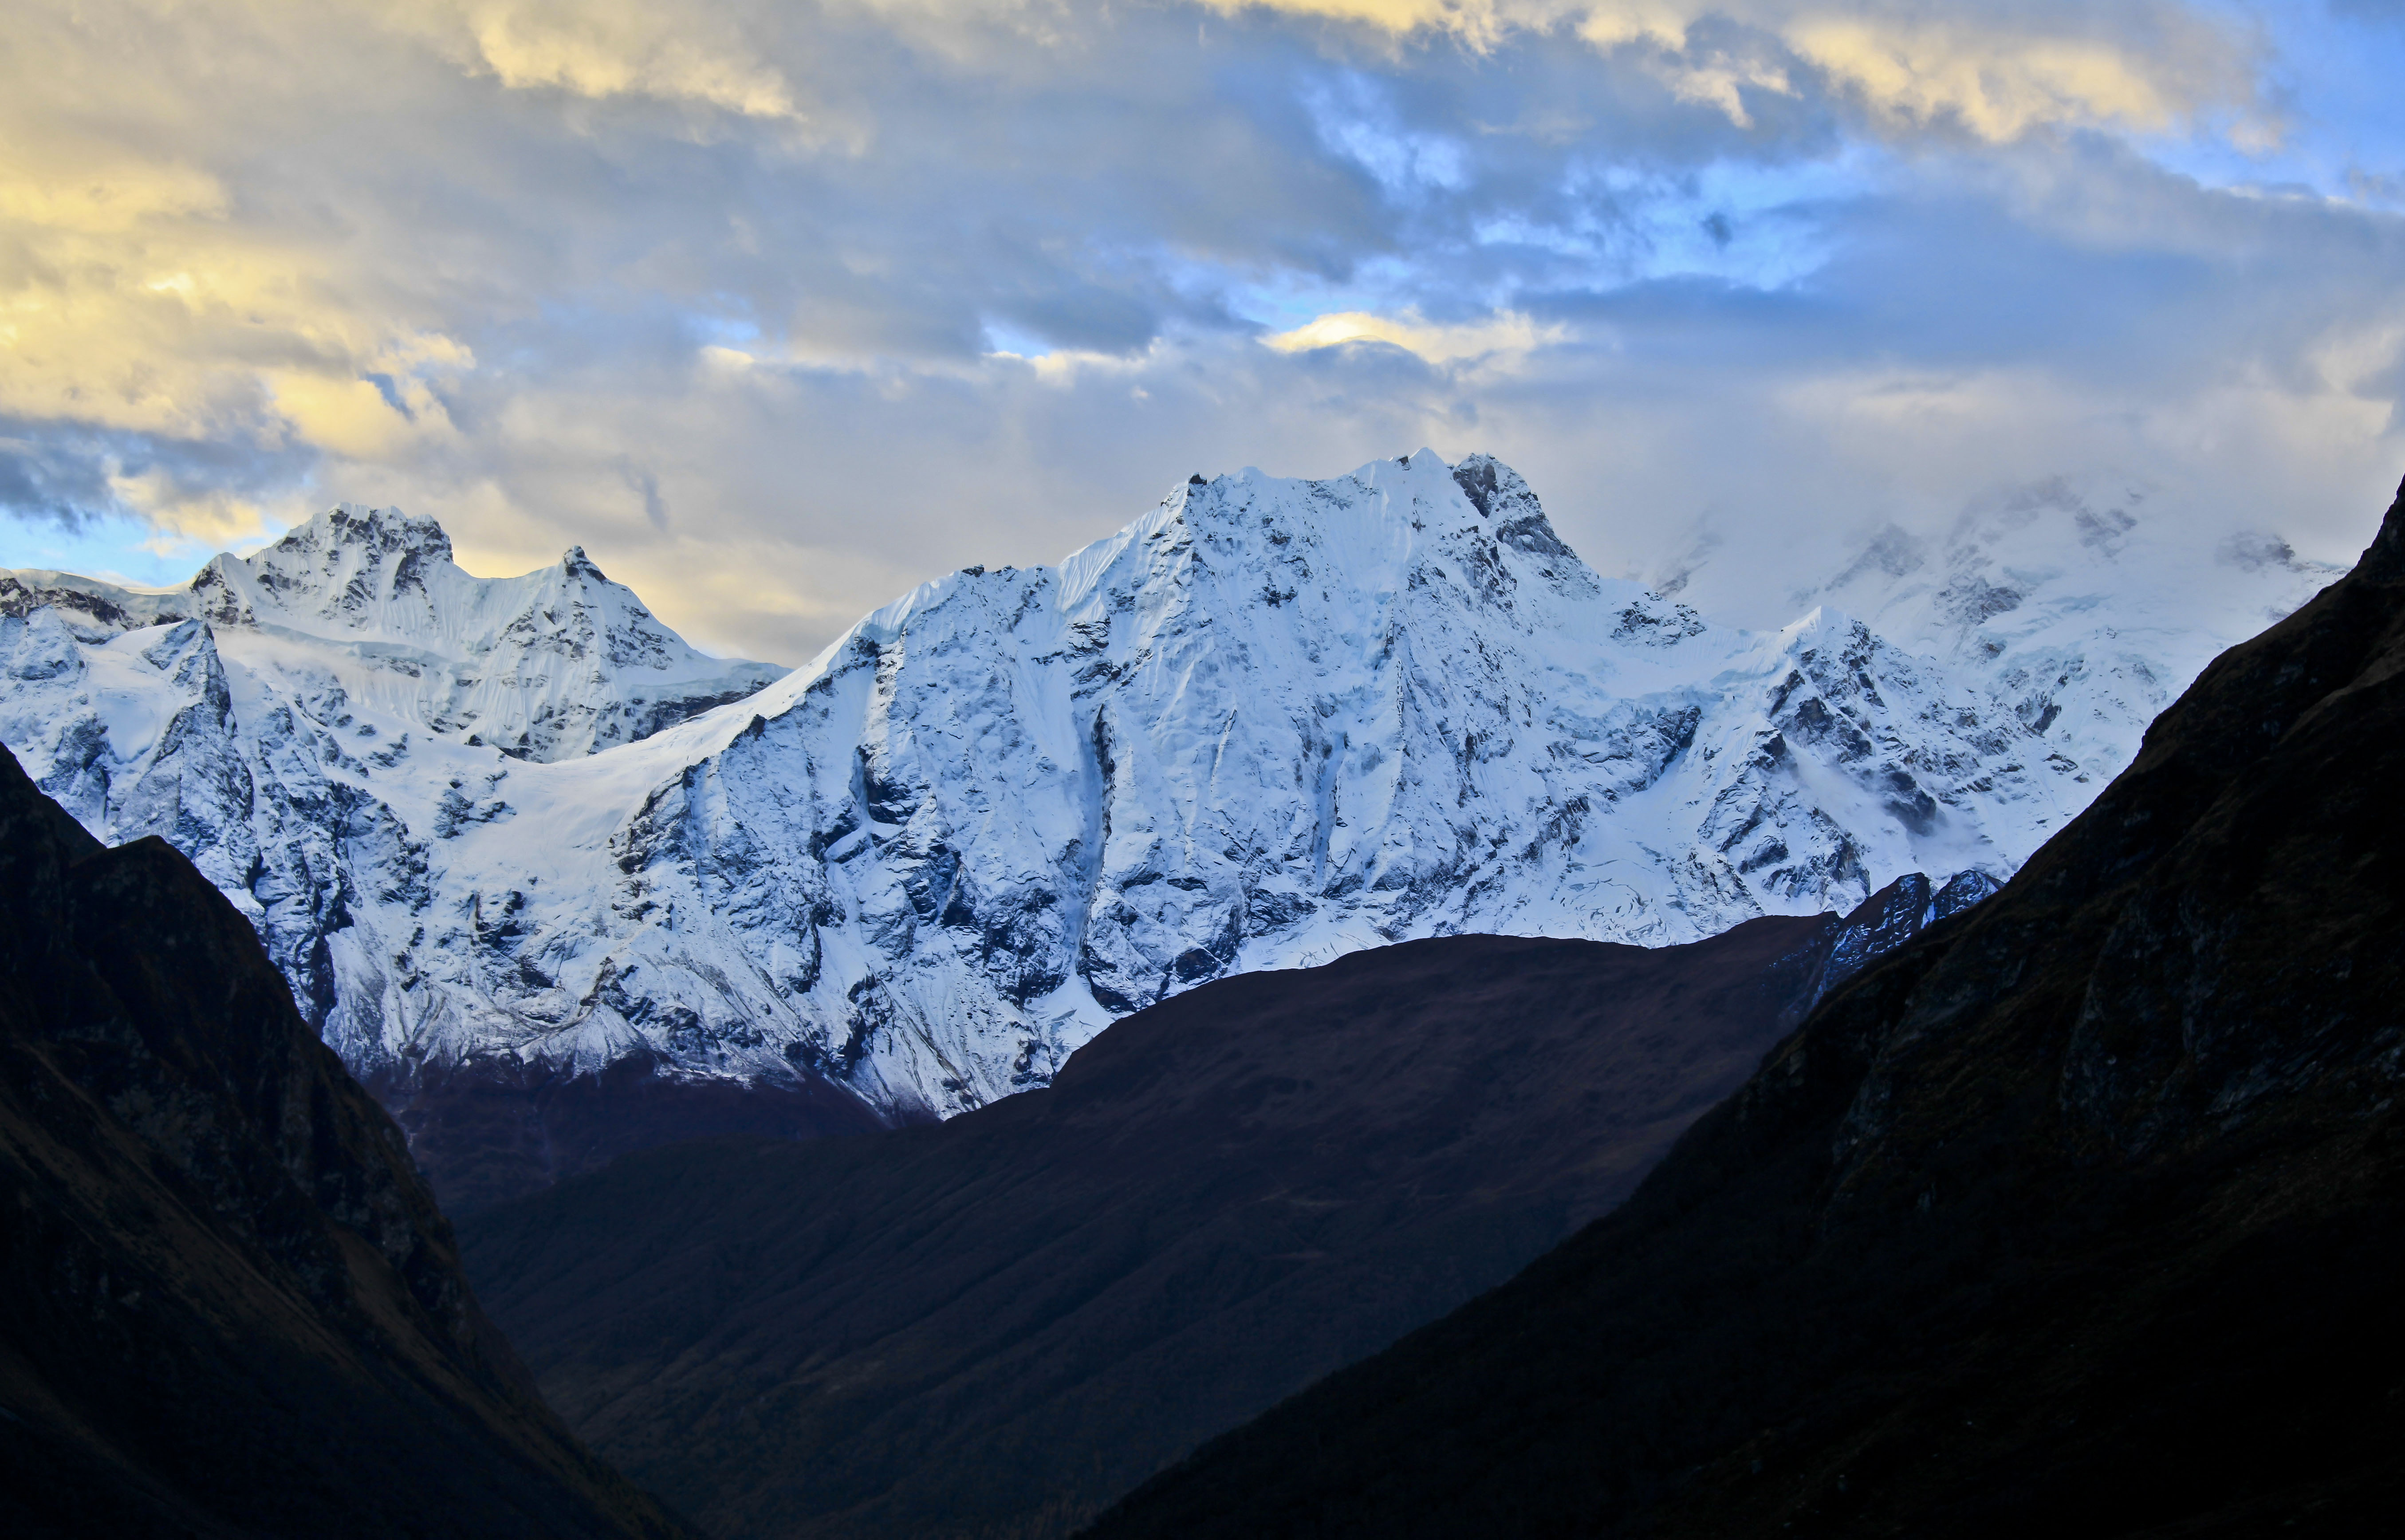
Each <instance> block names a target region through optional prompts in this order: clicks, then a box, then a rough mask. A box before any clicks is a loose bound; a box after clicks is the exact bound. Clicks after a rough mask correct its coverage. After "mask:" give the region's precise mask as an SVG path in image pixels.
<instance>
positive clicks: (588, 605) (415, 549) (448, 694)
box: [0, 503, 784, 760]
mask: <svg viewBox="0 0 2405 1540" xmlns="http://www.w3.org/2000/svg"><path fill="white" fill-rule="evenodd" d="M43 608H49V609H50V610H52V611H53V613H54V614H55V615H56V617H57V619H58V621H59V623H60V624H61V625H62V626H63V627H64V628H65V629H66V630H67V631H68V633H69V634H71V635H73V636H74V637H75V638H76V639H77V641H78V642H80V643H99V642H105V641H106V640H107V639H109V638H111V637H114V636H117V635H120V634H121V633H123V632H124V631H126V630H128V629H134V628H139V627H144V626H157V625H163V624H169V623H172V622H175V621H178V620H184V619H199V620H203V621H205V622H207V623H208V628H209V629H210V631H211V632H212V634H213V635H214V636H215V637H216V638H217V639H218V644H219V646H220V648H221V649H223V648H227V647H232V648H233V649H235V650H237V651H239V652H240V653H241V655H242V661H243V663H244V664H245V666H246V668H247V669H248V670H249V671H251V672H253V673H264V674H271V675H273V676H274V677H275V678H276V679H277V680H278V682H279V687H281V688H283V689H286V690H288V691H289V692H292V693H296V694H299V695H302V696H305V697H307V698H309V699H312V700H313V701H314V702H315V703H316V705H317V706H318V707H319V709H320V710H321V711H325V712H331V713H334V714H340V713H341V712H342V710H343V708H344V707H345V705H346V704H348V705H355V706H357V707H359V708H362V709H364V710H366V711H368V712H370V713H373V716H374V718H375V719H377V720H380V721H387V722H398V723H401V724H405V725H406V726H407V727H409V728H415V729H417V730H419V731H421V732H425V733H433V734H438V735H443V736H447V737H454V738H459V739H461V740H462V741H463V742H469V743H480V742H481V743H489V744H491V745H492V746H493V747H495V748H497V749H499V750H500V751H501V752H502V753H503V754H506V755H509V756H513V757H516V758H522V759H534V760H553V759H563V758H568V757H570V756H578V755H585V754H591V753H593V752H594V751H595V750H597V749H604V748H608V747H610V746H611V745H612V744H613V743H628V742H634V741H635V740H636V739H639V738H644V737H648V736H649V735H650V734H652V733H654V732H656V731H658V730H659V729H660V728H664V727H667V726H668V724H670V723H672V722H682V721H683V720H684V719H685V718H686V717H688V716H692V715H694V714H696V713H699V712H703V711H707V710H709V709H710V707H712V706H717V705H723V704H724V703H725V702H727V701H730V700H739V699H742V698H743V697H745V696H747V695H750V694H752V692H753V691H754V690H757V689H759V688H760V687H761V686H762V685H766V684H767V683H768V682H769V681H771V680H773V679H777V678H779V677H781V675H782V674H783V673H784V670H782V669H779V668H774V667H771V666H770V665H768V664H766V663H749V662H745V661H742V660H741V659H727V658H720V657H710V656H709V655H707V654H705V653H701V652H697V651H696V650H695V649H694V648H692V647H690V646H688V645H686V643H685V642H684V640H683V639H682V637H679V636H678V635H677V634H676V633H675V632H674V631H671V630H669V629H668V628H667V627H665V626H663V625H661V624H660V623H659V621H658V620H657V619H655V618H654V616H653V615H652V613H651V611H649V610H648V609H645V608H644V607H643V602H642V600H640V599H637V598H636V597H635V595H634V593H633V592H632V591H631V590H629V589H627V588H626V587H624V586H620V585H618V584H615V583H612V582H611V581H610V580H609V579H608V578H606V577H604V576H602V574H601V570H600V569H599V568H598V567H596V566H595V565H593V563H592V562H591V561H590V560H589V559H587V558H586V557H585V555H584V549H583V548H582V547H581V546H579V547H571V548H570V550H569V552H568V554H567V555H565V556H563V557H561V558H560V559H559V562H558V564H557V565H556V566H551V567H545V568H543V569H541V571H538V572H528V573H527V574H526V575H525V576H524V577H513V578H498V579H496V578H477V577H471V576H469V575H468V574H467V573H466V572H462V571H460V570H459V568H458V567H457V565H456V564H455V563H454V562H453V561H452V559H451V540H450V537H449V536H447V535H445V534H444V533H443V529H442V526H440V525H438V524H436V523H435V522H434V521H433V520H432V519H429V518H412V517H409V516H406V515H404V514H401V512H399V511H398V510H394V509H383V510H378V509H370V508H361V507H359V506H357V505H355V504H351V503H344V504H341V505H340V506H337V507H335V508H331V509H330V510H328V511H327V512H325V513H322V514H319V515H318V516H316V517H315V518H312V519H310V520H309V521H308V522H307V523H305V524H302V525H301V526H300V527H299V528H297V529H295V530H292V531H291V532H289V533H288V534H287V535H285V537H284V538H283V539H281V540H279V541H277V542H276V543H275V544H273V545H270V546H269V547H268V548H267V549H265V550H263V551H261V552H260V553H259V554H258V555H257V556H255V557H252V558H249V559H247V560H243V559H239V558H234V557H231V556H220V557H218V558H215V559H214V560H212V561H210V562H209V564H208V565H207V566H205V567H204V568H202V569H201V571H200V573H199V575H198V576H196V577H194V578H193V579H192V581H191V582H190V584H188V585H186V586H184V587H182V588H177V589H170V590H166V591H163V592H143V591H137V590H130V589H124V588H119V587H115V586H110V585H107V584H103V583H96V582H93V581H92V580H91V579H89V578H80V577H75V576H71V575H69V574H65V573H61V572H7V573H0V614H5V615H19V616H25V615H32V614H33V613H35V611H37V610H40V609H43Z"/></svg>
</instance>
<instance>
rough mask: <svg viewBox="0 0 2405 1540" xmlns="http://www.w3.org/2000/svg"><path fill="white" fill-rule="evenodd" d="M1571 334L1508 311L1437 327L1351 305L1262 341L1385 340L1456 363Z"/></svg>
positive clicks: (1308, 346)
mask: <svg viewBox="0 0 2405 1540" xmlns="http://www.w3.org/2000/svg"><path fill="white" fill-rule="evenodd" d="M1566 336H1568V327H1565V326H1560V325H1554V326H1539V325H1538V324H1537V323H1536V322H1534V321H1532V320H1530V319H1529V318H1527V317H1526V316H1522V315H1516V314H1513V313H1512V312H1509V311H1506V312H1502V313H1499V314H1498V315H1496V316H1494V317H1493V318H1490V319H1487V320H1484V321H1471V322H1464V323H1461V324H1456V325H1452V326H1437V325H1431V324H1430V323H1428V321H1426V320H1423V319H1421V318H1420V317H1419V316H1418V315H1417V314H1415V313H1414V314H1409V315H1406V316H1404V317H1403V318H1399V319H1393V318H1386V317H1384V316H1372V315H1369V314H1367V313H1365V312H1362V311H1358V310H1347V311H1343V312H1341V313H1339V314H1336V315H1329V316H1321V317H1318V318H1315V319H1313V320H1312V321H1310V322H1308V323H1306V324H1304V325H1302V326H1298V327H1296V328H1295V329H1294V330H1292V331H1290V332H1278V333H1276V334H1275V335H1273V336H1267V337H1263V338H1262V339H1261V341H1262V342H1263V343H1264V344H1266V345H1267V346H1271V347H1273V348H1275V349H1277V350H1278V351H1279V352H1281V353H1301V352H1308V351H1311V350H1313V349H1315V348H1321V347H1340V346H1343V345H1344V344H1346V343H1354V342H1372V343H1385V344H1387V345H1388V346H1395V347H1399V348H1401V349H1403V350H1404V351H1405V352H1407V353H1414V354H1417V355H1418V356H1419V357H1420V358H1422V359H1425V360H1428V362H1430V363H1458V362H1462V361H1465V360H1484V359H1489V358H1492V357H1494V356H1495V355H1496V354H1498V353H1526V352H1527V351H1528V350H1529V349H1531V348H1534V347H1539V346H1543V345H1545V344H1547V343H1553V342H1559V341H1561V340H1563V338H1565V337H1566Z"/></svg>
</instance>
